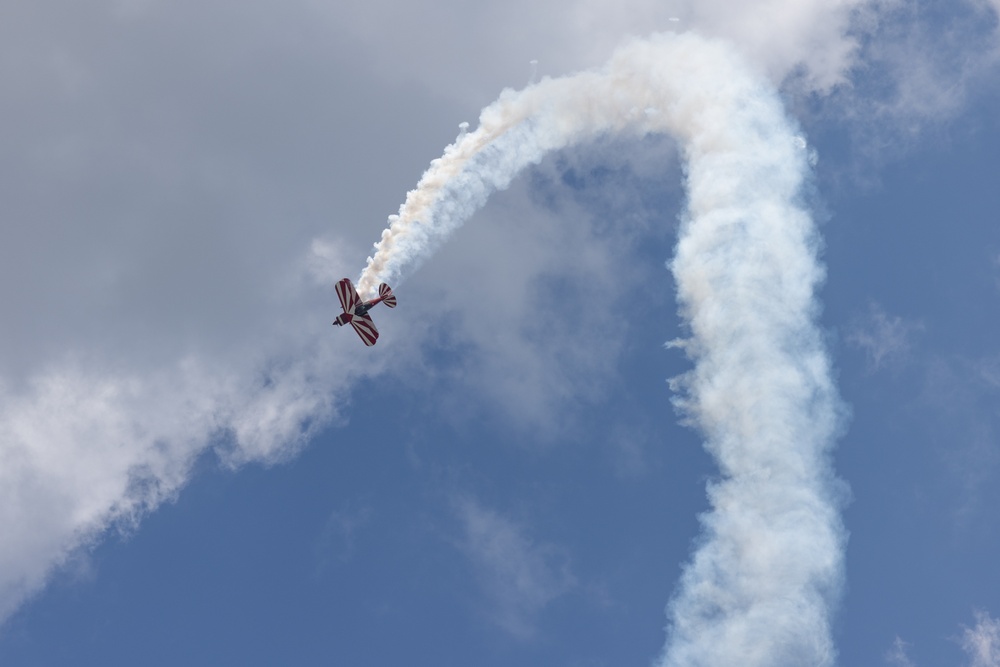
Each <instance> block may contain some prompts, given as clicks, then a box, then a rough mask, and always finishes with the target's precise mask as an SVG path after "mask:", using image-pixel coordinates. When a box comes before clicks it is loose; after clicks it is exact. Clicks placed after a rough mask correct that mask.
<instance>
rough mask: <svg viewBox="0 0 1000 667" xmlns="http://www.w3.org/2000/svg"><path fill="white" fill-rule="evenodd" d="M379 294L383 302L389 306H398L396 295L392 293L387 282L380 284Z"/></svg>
mask: <svg viewBox="0 0 1000 667" xmlns="http://www.w3.org/2000/svg"><path fill="white" fill-rule="evenodd" d="M378 295H379V296H380V297H382V303H384V304H385V305H387V306H388V307H389V308H395V307H396V295H395V294H393V293H392V290H391V289H390V288H389V286H388V285H386V284H385V283H382V284H381V285H379V286H378Z"/></svg>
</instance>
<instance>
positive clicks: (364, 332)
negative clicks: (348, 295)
mask: <svg viewBox="0 0 1000 667" xmlns="http://www.w3.org/2000/svg"><path fill="white" fill-rule="evenodd" d="M341 282H343V281H341ZM348 285H350V281H348ZM337 286H338V287H339V286H340V283H337ZM351 289H354V288H353V287H352V288H351ZM351 326H352V327H354V330H355V331H357V332H358V335H359V336H361V340H363V341H364V342H365V345H367V346H368V347H371V346H372V345H374V344H375V341H376V340H378V329H376V328H375V323H374V322H372V318H370V317H368V315H355V316H354V317H353V318H352V319H351Z"/></svg>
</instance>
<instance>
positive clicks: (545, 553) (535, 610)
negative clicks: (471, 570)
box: [454, 497, 576, 639]
mask: <svg viewBox="0 0 1000 667" xmlns="http://www.w3.org/2000/svg"><path fill="white" fill-rule="evenodd" d="M454 505H455V511H456V513H457V514H458V517H459V519H460V520H461V522H462V530H463V535H462V538H461V541H460V546H461V548H462V550H463V551H464V552H465V554H466V555H467V556H468V557H469V559H470V560H471V561H472V564H473V566H474V567H475V570H476V572H477V574H478V577H479V581H480V583H481V584H482V586H483V589H484V591H485V593H486V595H487V596H488V597H489V600H490V609H489V610H488V612H487V613H488V615H489V616H491V617H492V619H493V620H494V621H495V622H496V623H497V624H498V625H499V626H500V627H502V628H503V629H504V630H506V631H507V632H509V633H510V634H511V635H513V636H514V637H517V638H519V639H528V638H530V637H531V636H532V635H533V634H534V633H535V624H536V620H537V617H538V615H539V614H540V613H541V612H542V611H543V610H544V609H545V607H546V606H548V605H549V604H550V603H551V602H552V601H553V600H555V599H557V598H559V597H561V596H563V595H565V594H566V593H568V592H570V591H571V590H572V589H573V588H574V587H575V586H576V579H575V577H574V576H573V574H572V573H571V572H570V569H569V565H568V563H567V558H566V556H565V554H563V553H562V551H561V550H560V549H559V548H558V547H556V546H554V545H552V544H550V543H547V542H539V541H536V540H534V539H532V538H531V537H530V536H529V530H528V529H527V528H526V527H525V526H523V525H521V524H519V523H517V522H516V521H513V520H511V519H509V518H507V517H504V516H502V515H501V514H500V513H498V512H496V511H494V510H491V509H488V508H485V507H483V506H482V505H481V504H479V502H477V501H476V500H473V499H471V498H469V497H463V498H459V499H456V500H455V503H454Z"/></svg>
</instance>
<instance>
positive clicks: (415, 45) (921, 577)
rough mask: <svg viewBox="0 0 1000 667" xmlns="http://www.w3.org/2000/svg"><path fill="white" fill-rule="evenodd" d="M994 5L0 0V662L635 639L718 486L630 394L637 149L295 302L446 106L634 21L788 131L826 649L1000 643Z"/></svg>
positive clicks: (515, 651) (457, 657)
mask: <svg viewBox="0 0 1000 667" xmlns="http://www.w3.org/2000/svg"><path fill="white" fill-rule="evenodd" d="M790 7H795V8H796V11H794V12H793V11H790V9H789V8H790ZM998 9H1000V7H998V6H997V5H996V3H995V2H993V3H990V2H986V1H985V0H979V1H978V2H967V3H935V2H903V1H898V2H869V3H864V2H852V3H842V4H840V5H838V6H837V7H828V6H826V3H820V2H815V3H813V2H797V3H786V2H783V1H782V0H769V1H761V2H751V3H733V2H731V1H728V0H712V1H711V2H700V3H693V2H683V1H680V0H678V1H677V2H673V3H671V4H669V6H666V5H659V4H657V5H655V6H654V5H650V4H647V3H645V2H641V1H640V0H634V1H631V0H630V1H626V2H621V1H619V2H614V3H610V2H608V3H604V2H589V3H583V2H573V1H570V0H552V1H551V2H547V3H545V4H543V5H536V4H534V3H520V2H508V3H504V4H503V5H502V6H501V5H496V6H493V5H489V4H487V5H483V6H481V7H476V8H470V7H466V6H464V5H463V4H462V3H457V2H451V1H450V0H435V1H433V2H429V3H426V5H421V6H420V7H419V8H416V7H415V6H412V5H402V4H399V3H395V2H392V0H379V1H378V2H366V3H357V4H353V3H346V4H341V5H325V4H323V3H313V2H292V3H282V4H281V5H280V6H279V5H277V4H273V3H267V2H251V3H230V2H222V1H217V0H213V1H212V2H209V3H207V4H206V3H184V2H182V3H171V4H169V5H168V4H166V3H161V2H159V1H158V0H148V1H138V0H136V1H126V0H118V1H111V0H108V1H106V2H98V3H93V4H92V5H91V6H88V7H81V6H79V5H75V4H72V3H70V4H67V3H63V2H58V1H56V0H52V1H47V2H41V3H33V4H32V6H31V7H26V6H21V7H13V6H12V7H8V8H5V9H2V10H0V26H3V27H0V37H2V39H0V44H2V46H0V52H2V54H3V58H2V59H0V62H5V63H8V64H7V65H6V66H4V67H2V68H0V80H2V81H3V84H4V85H3V89H2V90H3V91H4V92H3V93H0V104H2V105H3V109H4V113H3V116H4V118H5V122H4V124H3V126H2V129H0V144H2V145H3V147H4V150H3V157H2V158H0V160H2V162H0V164H2V168H3V174H4V178H2V179H0V192H2V196H3V200H4V202H5V204H6V206H5V207H4V212H3V222H2V224H0V230H2V234H3V237H2V239H3V240H2V243H0V258H2V261H0V276H2V281H0V285H2V286H0V299H2V300H3V304H4V310H5V318H4V320H5V326H4V330H3V341H4V344H3V345H2V346H0V347H2V350H0V494H2V495H0V501H2V504H3V509H2V510H0V534H2V535H4V538H3V540H2V546H0V613H2V615H3V619H4V620H3V625H2V626H0V664H3V665H8V664H9V665H50V664H85V665H89V664H93V665H118V664H121V665H125V664H136V663H142V664H150V665H157V664H163V665H166V664H178V663H182V662H183V663H185V664H195V665H202V664H204V665H215V664H246V665H257V664H259V665H265V664H275V663H279V662H280V663H284V664H317V663H319V664H330V663H333V664H355V665H369V664H370V665H383V664H387V663H388V662H389V661H395V662H398V661H402V660H406V661H408V662H411V663H416V664H427V665H432V664H433V665H467V664H479V665H509V664H520V665H572V666H580V667H584V666H586V667H592V666H593V667H596V666H599V665H622V664H639V665H648V664H659V663H658V660H659V659H660V657H661V654H662V651H663V647H664V645H665V644H666V643H668V641H669V637H668V634H667V633H666V632H665V630H664V628H665V626H666V624H667V620H668V616H667V613H666V612H665V608H666V607H667V604H668V602H669V601H670V600H671V599H672V598H673V597H674V596H676V595H678V590H679V588H678V587H679V581H680V578H681V574H682V572H683V571H684V568H685V566H686V564H687V563H689V562H690V560H691V558H692V554H693V553H694V549H695V546H696V545H698V544H701V542H700V540H703V538H700V537H699V536H700V535H702V528H701V527H700V525H699V518H698V517H699V514H701V513H704V512H706V511H707V510H708V509H709V500H708V498H707V497H706V483H708V482H710V481H713V480H718V475H719V473H718V468H717V465H716V463H715V462H714V461H713V459H712V458H711V456H710V455H709V454H708V453H707V452H706V451H705V450H704V448H703V446H702V445H703V440H704V438H703V435H702V433H701V432H699V431H698V430H697V429H696V428H692V427H691V426H690V425H685V424H683V423H681V422H682V421H683V420H682V416H681V415H679V414H678V413H677V411H676V410H675V409H674V407H673V405H672V403H671V399H672V398H673V397H675V396H676V394H675V393H674V392H673V391H672V390H671V388H670V387H669V386H668V383H667V380H668V379H669V378H672V377H676V376H678V375H679V374H682V373H685V372H687V371H689V370H690V369H691V368H692V362H691V361H690V360H689V359H688V358H687V357H686V356H685V355H684V353H683V351H682V350H680V349H678V348H667V347H665V346H664V343H665V342H666V341H668V340H672V339H676V338H678V337H684V336H687V335H688V329H687V328H686V326H687V325H686V324H685V322H684V321H682V319H681V317H680V316H679V315H678V303H677V299H676V294H677V284H676V283H675V279H674V277H673V275H672V274H671V272H670V270H669V268H668V266H667V264H666V263H667V262H668V261H669V260H670V258H671V257H672V256H673V254H674V250H675V244H676V242H677V238H678V219H679V216H681V215H682V214H683V213H682V212H683V211H684V207H685V204H686V196H687V195H686V193H685V190H684V176H685V174H686V173H687V172H686V171H685V169H686V167H685V165H684V164H682V161H681V157H680V155H679V153H678V150H677V148H678V144H677V143H676V142H675V140H674V139H673V138H670V137H667V136H663V135H656V136H648V137H644V138H636V137H634V136H625V135H622V136H616V135H602V136H601V137H599V138H598V139H596V140H592V139H589V140H584V141H582V142H579V143H576V144H573V145H571V146H569V147H567V148H565V149H562V150H558V151H555V152H553V153H550V154H548V155H546V157H545V158H544V159H543V160H542V161H541V162H540V163H538V164H534V165H532V166H529V167H528V168H527V169H525V170H523V171H522V172H520V174H519V175H518V176H517V178H516V179H515V180H514V181H513V183H512V184H511V185H510V187H509V188H507V189H505V190H503V191H501V192H498V193H495V194H494V195H492V196H491V197H490V199H489V201H488V202H487V203H486V205H485V206H484V207H482V208H481V209H480V210H478V211H476V212H475V213H474V214H473V215H472V216H471V218H470V219H469V220H468V222H467V223H466V224H465V225H464V226H463V227H461V228H460V229H458V230H457V231H456V232H455V233H454V234H453V235H452V236H451V237H450V238H449V239H448V240H447V242H446V243H444V244H443V245H442V246H441V247H440V248H439V249H438V250H437V252H436V253H434V254H433V255H431V256H429V257H428V258H427V259H426V260H425V261H423V263H421V264H419V265H414V266H412V267H410V268H409V269H408V270H407V273H406V276H405V280H404V281H403V282H402V283H401V284H398V285H394V287H396V291H397V294H398V298H399V307H398V308H396V309H395V310H393V311H389V310H387V309H384V308H382V307H378V308H376V309H375V310H374V311H373V316H374V318H375V321H376V323H377V324H378V325H379V328H380V330H381V332H382V338H381V339H380V341H379V343H378V345H377V346H376V347H374V348H370V349H369V348H364V346H362V345H361V343H360V341H358V340H357V339H356V338H355V337H354V336H353V335H352V334H351V333H350V332H349V331H342V330H339V329H333V328H332V327H331V326H330V322H331V321H332V319H333V318H334V317H335V316H336V313H337V304H336V297H335V295H334V293H333V288H332V284H333V280H335V279H338V278H340V277H343V276H350V277H351V278H356V277H357V275H358V273H359V272H360V271H361V269H363V268H364V266H365V258H366V257H367V256H368V255H369V254H370V253H371V244H372V243H373V242H375V241H377V240H378V239H379V237H380V234H381V233H382V230H383V229H384V227H385V225H386V222H385V221H386V216H388V215H389V214H392V213H394V212H395V211H397V209H398V208H399V206H400V204H401V203H402V202H403V201H404V198H405V196H406V193H407V192H408V191H409V190H411V189H413V188H414V186H415V185H416V183H417V182H418V181H419V179H420V177H421V174H422V173H423V172H424V170H425V169H426V168H427V167H428V164H429V163H430V161H431V160H433V159H435V158H437V157H438V156H440V155H441V153H442V150H443V149H444V147H445V146H446V145H448V144H449V143H451V142H452V141H453V140H454V139H455V136H456V134H457V133H458V131H459V127H458V124H459V123H460V122H463V121H467V122H470V123H471V125H472V129H475V126H476V123H475V121H476V118H477V117H478V114H479V111H480V109H482V108H483V107H486V106H487V105H489V104H490V103H491V102H493V100H494V99H496V98H497V96H498V95H499V94H500V91H501V90H502V89H503V88H505V87H511V88H521V87H523V86H525V85H526V84H528V83H529V80H530V79H531V78H532V77H533V76H536V77H537V76H549V77H559V76H563V75H569V74H572V73H574V72H577V71H580V70H585V69H589V68H594V67H597V66H599V65H600V64H601V63H603V62H605V61H606V60H607V59H608V57H609V56H610V55H611V53H612V52H613V51H614V49H615V48H616V47H618V46H619V45H621V44H622V43H625V42H626V41H627V39H628V38H629V37H630V36H634V35H638V36H640V37H642V36H646V35H649V34H651V33H654V32H657V31H665V30H672V31H677V32H683V31H687V30H696V31H697V32H699V33H700V34H703V35H707V36H709V37H717V38H719V39H721V40H724V41H726V43H728V44H730V45H731V47H732V48H733V49H734V50H735V52H738V53H739V54H740V57H741V58H742V59H744V61H745V62H746V63H747V65H746V66H747V68H748V69H749V70H751V71H752V72H754V73H755V75H756V76H759V77H760V78H761V80H767V81H769V82H770V84H771V86H773V88H774V89H775V90H777V91H779V95H780V99H781V100H782V101H783V102H784V104H785V108H786V112H787V114H788V115H789V116H790V117H791V118H793V119H794V120H795V122H797V123H798V125H799V126H800V127H801V130H802V133H803V135H804V136H805V137H806V138H807V139H808V142H809V148H810V150H812V151H815V155H816V156H817V157H818V159H817V160H816V161H815V167H814V169H813V175H812V178H811V181H810V194H809V197H808V201H809V202H810V204H811V209H812V213H813V217H814V219H815V220H816V222H817V225H818V229H819V232H820V234H821V236H822V239H823V244H822V248H821V254H820V259H821V261H822V262H823V263H824V264H825V265H826V269H827V273H826V279H825V282H824V283H823V284H822V285H821V286H820V288H819V290H818V293H817V298H818V303H819V304H820V307H821V312H820V313H819V318H818V326H819V328H820V331H821V333H822V336H823V339H824V341H825V343H826V346H827V348H828V351H829V355H830V359H831V360H832V364H833V369H834V379H835V381H836V385H837V388H838V391H839V393H840V396H841V398H842V399H843V402H844V403H845V405H846V407H847V412H848V413H849V416H848V417H846V418H845V420H844V421H843V423H842V427H843V429H842V430H843V432H842V434H841V435H839V436H838V438H837V441H836V443H837V444H836V449H835V450H834V453H833V457H832V466H833V470H834V472H835V474H836V476H837V477H838V478H839V479H840V480H842V481H843V482H844V483H845V485H846V486H844V487H843V489H847V488H849V495H848V494H845V496H844V498H845V499H846V500H845V502H844V504H843V507H842V512H841V517H842V520H843V524H844V527H845V528H846V531H847V533H849V539H848V541H847V542H846V547H844V549H843V552H842V554H841V555H842V557H843V558H844V563H845V567H844V571H843V572H844V577H843V582H842V586H840V588H839V591H840V592H839V596H838V601H837V602H835V603H834V604H832V605H831V606H830V608H829V613H830V618H831V622H830V625H829V628H828V629H827V630H828V632H829V634H830V636H831V637H832V641H833V645H834V646H835V648H836V651H837V654H838V657H837V658H836V660H835V663H836V664H845V665H846V664H866V665H895V666H901V667H913V666H921V667H931V666H938V665H942V666H944V665H971V666H972V667H982V666H988V667H991V666H995V665H998V664H1000V621H998V620H997V619H998V618H1000V580H998V578H1000V574H998V572H997V568H996V566H995V563H996V561H997V558H998V554H1000V534H998V532H997V530H996V528H995V525H994V524H995V522H994V521H992V518H993V514H994V511H993V510H994V508H995V507H996V506H997V504H998V502H1000V497H998V493H997V491H996V488H997V484H996V480H997V478H998V476H1000V442H998V437H1000V436H998V428H1000V422H998V414H1000V413H998V406H1000V346H998V344H997V342H996V336H995V334H994V333H993V332H994V331H996V330H997V328H998V325H1000V310H998V308H1000V306H998V304H1000V227H998V226H997V224H996V213H995V212H996V211H997V210H998V206H997V205H998V204H1000V201H998V198H1000V194H998V190H997V187H996V186H997V179H996V169H995V167H996V164H997V158H996V156H997V155H1000V126H998V121H997V111H996V110H997V108H998V107H997V104H998V101H1000V100H998V89H997V84H996V81H997V72H998V69H997V64H998V60H1000V32H998V27H997V25H998V22H997V11H998ZM671 19H679V20H676V21H675V20H671ZM532 60H537V61H538V62H537V64H536V65H532V64H531V61H532ZM15 63H16V64H15ZM533 70H535V72H536V73H535V74H533Z"/></svg>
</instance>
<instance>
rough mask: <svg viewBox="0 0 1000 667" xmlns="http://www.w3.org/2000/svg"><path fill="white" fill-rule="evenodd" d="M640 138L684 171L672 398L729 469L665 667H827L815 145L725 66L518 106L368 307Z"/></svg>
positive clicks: (469, 156)
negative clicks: (684, 356)
mask: <svg viewBox="0 0 1000 667" xmlns="http://www.w3.org/2000/svg"><path fill="white" fill-rule="evenodd" d="M626 132H628V133H634V134H638V135H640V136H641V135H644V134H647V133H669V134H671V135H673V136H675V137H676V138H677V139H678V140H679V142H680V144H681V147H682V151H683V155H684V158H685V161H686V175H687V194H688V203H687V212H686V214H685V219H684V220H683V223H682V225H681V229H680V237H679V239H678V242H677V252H676V256H675V258H674V260H673V263H672V270H673V273H674V276H675V279H676V283H677V296H678V302H679V305H680V309H681V314H682V315H683V317H684V318H685V320H686V323H687V325H688V326H689V328H690V332H691V336H690V339H688V340H686V341H681V342H678V343H677V345H679V346H682V347H683V348H684V349H685V350H686V351H687V353H688V355H689V356H690V357H691V358H692V360H693V361H694V368H693V370H692V371H691V372H689V373H688V374H686V375H685V376H684V377H682V378H678V379H676V380H675V381H674V386H675V387H676V388H677V389H678V390H679V392H680V393H679V398H678V399H677V403H678V405H679V406H680V407H681V409H682V410H683V411H684V412H685V414H686V415H687V416H688V417H689V418H690V419H691V420H692V422H693V423H695V424H697V426H698V427H699V428H700V429H701V431H702V432H703V433H704V436H705V446H706V448H707V449H708V451H709V452H711V454H712V455H713V456H714V457H715V460H716V461H717V462H718V465H719V468H720V475H719V477H718V479H716V480H715V481H713V482H712V483H710V485H709V488H708V496H709V500H710V503H711V509H710V510H709V511H708V512H707V513H706V514H705V515H703V516H702V527H703V533H702V536H701V538H700V539H699V540H698V546H697V548H696V550H695V553H694V555H693V556H692V559H691V562H690V563H688V565H687V566H686V568H685V570H684V573H683V575H682V579H681V582H680V585H679V587H678V590H677V592H676V593H675V596H674V598H673V600H672V601H671V603H670V605H669V607H668V615H669V619H670V623H669V628H668V633H669V636H668V639H667V645H666V648H665V649H664V653H663V656H662V658H661V663H662V664H663V665H669V666H674V665H677V666H680V665H684V666H686V667H690V666H692V665H736V664H739V665H743V666H746V667H752V666H754V665H767V666H768V667H775V666H778V665H796V666H799V665H829V664H831V663H832V662H833V661H834V658H835V655H834V649H833V645H832V641H831V638H830V629H829V628H830V614H831V611H832V609H833V607H834V606H835V604H836V598H837V595H838V591H839V588H840V584H841V579H842V570H843V543H844V534H843V529H842V526H841V523H840V518H839V511H838V509H839V507H838V495H837V488H838V486H837V481H836V480H835V478H834V476H833V473H832V471H831V466H830V462H829V449H830V447H831V446H832V442H833V439H834V435H835V431H836V428H837V423H838V407H839V403H838V398H837V395H836V390H835V388H834V387H833V384H832V381H831V378H830V369H829V362H828V359H827V356H826V353H825V350H824V348H823V344H822V341H821V338H820V335H819V332H818V331H817V329H816V326H815V323H814V318H815V316H816V310H817V306H816V303H815V298H814V292H815V289H816V286H817V284H818V283H819V282H820V281H821V280H822V278H823V271H822V268H821V267H820V266H819V264H818V263H817V259H816V248H817V243H818V239H817V237H816V232H815V229H814V227H813V224H812V221H811V219H810V216H809V215H808V213H807V212H806V211H805V210H804V209H803V207H802V206H801V204H800V196H801V190H802V186H803V179H804V178H805V176H806V175H807V174H808V164H807V155H806V150H805V142H804V141H802V139H801V138H799V137H797V136H796V134H795V131H794V128H793V126H792V125H791V124H790V122H789V121H788V120H787V119H786V117H785V115H784V113H783V110H782V108H781V105H780V103H779V101H778V99H777V97H776V95H775V94H774V92H773V91H772V90H771V89H770V88H769V87H768V85H767V84H766V83H765V82H763V81H761V80H759V79H758V78H756V77H755V76H753V75H752V74H750V73H749V72H748V71H747V70H746V68H745V67H744V66H743V65H742V64H741V63H740V61H739V59H738V58H737V57H736V56H735V55H734V54H733V53H732V52H731V51H730V50H729V49H728V48H727V47H725V46H724V45H721V44H719V43H716V42H709V41H706V40H704V39H702V38H699V37H696V36H693V35H681V36H675V35H661V36H657V37H654V38H652V39H649V40H645V41H637V42H634V43H632V44H630V45H629V46H627V47H625V48H623V49H622V50H620V51H619V52H617V53H616V54H615V56H614V57H613V58H612V60H611V61H610V62H609V63H608V64H607V65H606V66H605V67H604V68H603V69H602V70H599V71H593V72H585V73H582V74H577V75H575V76H572V77H567V78H562V79H545V80H543V81H541V82H540V83H538V84H536V85H533V86H530V87H528V88H527V89H525V90H523V91H520V92H514V91H504V93H503V94H502V95H501V96H500V98H499V99H498V100H497V101H496V102H495V103H493V104H492V105H490V106H489V107H487V108H486V109H484V110H483V112H482V116H481V118H480V125H479V127H478V128H477V129H476V130H475V131H473V132H469V133H465V134H463V135H462V136H460V137H459V139H458V140H457V141H456V142H455V143H454V144H452V145H451V146H449V147H448V148H447V149H446V150H445V152H444V155H443V156H442V157H441V158H439V159H437V160H435V161H434V162H433V163H432V164H431V166H430V168H429V169H428V170H427V172H426V173H425V174H424V176H423V178H422V179H421V180H420V182H419V184H418V185H417V188H416V189H415V190H413V191H411V192H410V193H409V194H408V195H407V198H406V201H405V203H404V204H403V206H402V208H401V209H400V212H399V215H398V216H393V217H392V218H390V226H389V228H388V229H387V230H386V231H385V232H384V233H383V235H382V239H381V241H380V242H379V243H378V244H376V250H377V251H376V253H375V255H374V257H372V258H370V259H369V262H368V266H367V267H366V269H365V271H364V272H363V274H362V277H361V279H360V281H359V285H360V288H361V290H362V292H363V293H371V292H372V291H373V289H374V287H375V285H376V284H377V283H378V282H379V281H380V280H387V281H390V282H396V281H397V280H398V279H399V278H400V277H401V276H403V274H404V273H405V272H408V271H412V270H413V268H414V267H415V266H416V265H417V264H418V263H419V262H420V261H422V260H423V259H424V258H426V257H427V256H428V255H429V254H430V253H431V252H432V251H433V250H434V249H435V248H436V247H437V246H438V245H439V244H440V243H441V242H443V240H444V239H445V238H446V237H447V236H448V234H449V233H450V232H452V231H453V230H454V229H455V228H456V227H458V226H459V225H461V224H462V223H463V222H464V221H465V220H466V219H467V218H468V217H469V216H470V215H471V214H472V213H473V212H474V211H475V210H476V209H477V208H478V207H480V206H481V205H482V204H483V203H484V202H485V201H486V198H487V197H488V196H489V194H490V193H491V192H493V191H494V190H496V189H499V188H504V187H506V186H507V185H508V184H509V183H510V181H511V179H512V178H513V177H514V176H515V175H516V174H517V173H518V171H520V170H521V169H522V168H524V167H525V166H527V165H530V164H533V163H537V162H538V161H539V160H540V159H541V158H542V157H543V156H544V155H545V154H546V153H547V152H549V151H552V150H556V149H559V148H561V147H564V146H567V145H569V144H571V143H573V142H579V141H584V140H587V139H588V138H592V137H594V136H596V135H599V134H601V133H626Z"/></svg>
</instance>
